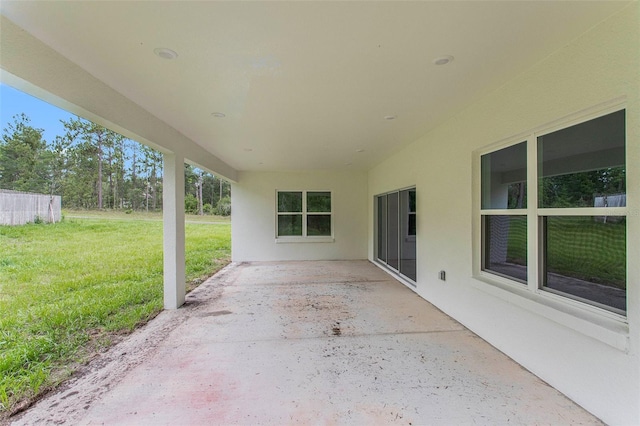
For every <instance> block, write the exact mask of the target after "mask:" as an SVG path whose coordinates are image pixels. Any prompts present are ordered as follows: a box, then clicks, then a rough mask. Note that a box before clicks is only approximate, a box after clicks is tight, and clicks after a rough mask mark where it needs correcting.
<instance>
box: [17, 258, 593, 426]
mask: <svg viewBox="0 0 640 426" xmlns="http://www.w3.org/2000/svg"><path fill="white" fill-rule="evenodd" d="M94 362H96V363H99V364H100V365H101V368H98V369H92V370H91V372H90V373H89V374H85V375H83V376H81V377H79V378H77V379H75V380H73V381H72V382H71V383H69V385H67V386H65V387H64V388H63V389H62V390H61V391H59V392H58V393H56V394H54V395H51V396H50V397H48V398H46V399H44V400H42V401H40V402H39V403H38V404H37V405H36V406H34V407H32V408H31V409H30V410H29V411H27V412H26V413H24V414H23V415H21V416H20V417H19V418H17V419H15V424H38V423H67V424H108V425H111V424H136V425H158V424H172V425H201V424H278V425H280V424H367V425H369V424H387V423H393V424H405V425H417V424H429V425H434V424H435V425H439V424H442V425H452V424H487V425H489V424H490V425H496V424H527V425H530V424H553V425H559V424H562V425H566V424H600V422H599V420H598V419H596V418H595V417H593V416H591V415H590V414H589V413H587V412H586V411H585V410H583V409H582V408H580V407H579V406H577V405H576V404H574V403H573V402H571V401H570V400H569V399H567V398H566V397H565V396H563V395H562V394H560V393H559V392H558V391H556V390H555V389H553V388H551V387H550V386H548V385H547V384H546V383H544V382H542V381H541V380H539V379H538V378H537V377H535V376H534V375H532V374H531V373H529V372H528V371H526V370H524V369H523V368H522V367H520V366H519V365H518V364H516V363H515V362H513V361H512V360H510V359H509V358H508V357H506V356H505V355H503V354H502V353H501V352H499V351H497V350H496V349H495V348H493V347H492V346H490V345H489V344H487V343H486V342H484V341H483V340H482V339H480V338H478V337H477V336H476V335H474V334H473V333H471V332H470V331H469V330H467V329H466V328H464V327H463V326H461V325H460V324H459V323H457V322H456V321H454V320H452V319H451V318H449V317H448V316H446V315H444V314H443V313H442V312H440V311H439V310H438V309H436V308H435V307H433V306H432V305H431V304H429V303H428V302H426V301H424V300H423V299H421V298H420V297H418V296H417V295H416V294H415V293H413V292H412V291H411V290H409V289H408V288H406V287H405V286H404V285H402V284H401V283H399V282H398V281H396V280H394V279H393V278H392V277H390V276H389V275H388V274H386V273H385V272H383V271H381V270H380V269H379V268H377V267H376V266H374V265H372V264H371V263H369V262H366V261H335V262H278V263H246V264H234V265H231V266H230V267H228V268H226V269H225V270H223V272H222V273H220V274H218V275H216V276H215V277H213V278H211V279H210V280H208V281H207V282H206V283H205V284H203V285H202V286H200V287H199V288H198V289H196V290H195V291H194V292H192V293H191V294H190V295H189V296H188V297H187V304H186V305H185V307H183V308H181V309H179V310H177V311H165V312H163V313H162V314H161V315H159V316H158V317H157V318H156V319H154V320H153V321H152V322H151V323H149V324H148V325H147V326H145V327H143V328H142V329H140V330H138V331H137V332H136V333H134V334H133V335H132V336H131V337H130V338H129V339H127V340H126V341H125V342H122V343H120V344H119V345H117V346H116V347H114V348H113V349H112V350H110V351H109V352H108V353H107V354H105V355H104V356H103V357H102V359H100V360H95V361H94Z"/></svg>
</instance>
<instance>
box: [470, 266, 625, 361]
mask: <svg viewBox="0 0 640 426" xmlns="http://www.w3.org/2000/svg"><path fill="white" fill-rule="evenodd" d="M474 278H475V281H474V283H473V286H474V287H475V288H477V289H479V290H481V291H483V292H485V293H489V294H491V295H493V296H496V297H498V298H500V299H503V300H505V301H507V302H509V303H511V304H514V305H516V306H519V307H521V308H523V309H526V310H528V311H529V312H532V313H534V314H537V315H540V316H542V317H544V318H547V319H548V320H551V321H553V322H555V323H557V324H559V325H562V326H564V327H567V328H570V329H572V330H574V331H576V332H578V333H581V334H583V335H585V336H589V337H591V338H593V339H596V340H598V341H600V342H602V343H605V344H607V345H609V346H612V347H614V348H616V349H618V350H620V351H623V352H627V351H628V350H629V327H628V324H627V320H626V318H625V317H623V316H621V315H617V314H615V313H611V312H608V311H604V310H602V309H598V308H595V307H592V306H590V305H584V304H583V303H579V302H575V301H573V300H571V299H566V300H565V298H564V297H561V296H557V295H555V294H551V293H548V292H545V291H538V292H535V293H533V292H531V291H529V290H528V289H527V288H526V287H524V286H523V285H522V284H520V283H517V282H515V281H513V282H511V281H510V280H508V279H505V278H501V277H499V276H493V274H488V273H486V272H481V273H480V274H477V275H476V276H474Z"/></svg>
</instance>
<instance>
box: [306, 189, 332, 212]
mask: <svg viewBox="0 0 640 426" xmlns="http://www.w3.org/2000/svg"><path fill="white" fill-rule="evenodd" d="M307 212H309V213H316V212H321V213H331V193H330V192H307Z"/></svg>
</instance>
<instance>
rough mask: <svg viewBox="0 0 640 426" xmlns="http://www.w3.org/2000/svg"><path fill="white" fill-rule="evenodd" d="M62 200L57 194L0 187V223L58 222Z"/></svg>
mask: <svg viewBox="0 0 640 426" xmlns="http://www.w3.org/2000/svg"><path fill="white" fill-rule="evenodd" d="M61 207H62V200H61V197H60V196H59V195H53V196H51V195H46V194H32V193H29V192H18V191H9V190H7V189H0V225H24V224H25V223H33V222H39V221H42V222H60V219H61V210H60V209H61Z"/></svg>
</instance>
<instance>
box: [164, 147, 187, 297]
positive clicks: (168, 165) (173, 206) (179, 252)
mask: <svg viewBox="0 0 640 426" xmlns="http://www.w3.org/2000/svg"><path fill="white" fill-rule="evenodd" d="M163 159H164V174H163V176H164V178H163V182H162V197H163V208H162V210H163V222H164V232H163V247H164V308H165V309H178V308H179V307H180V306H182V304H183V303H184V298H185V291H186V290H185V263H184V262H185V261H184V259H185V245H184V158H183V157H182V156H181V155H177V154H164V155H163Z"/></svg>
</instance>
